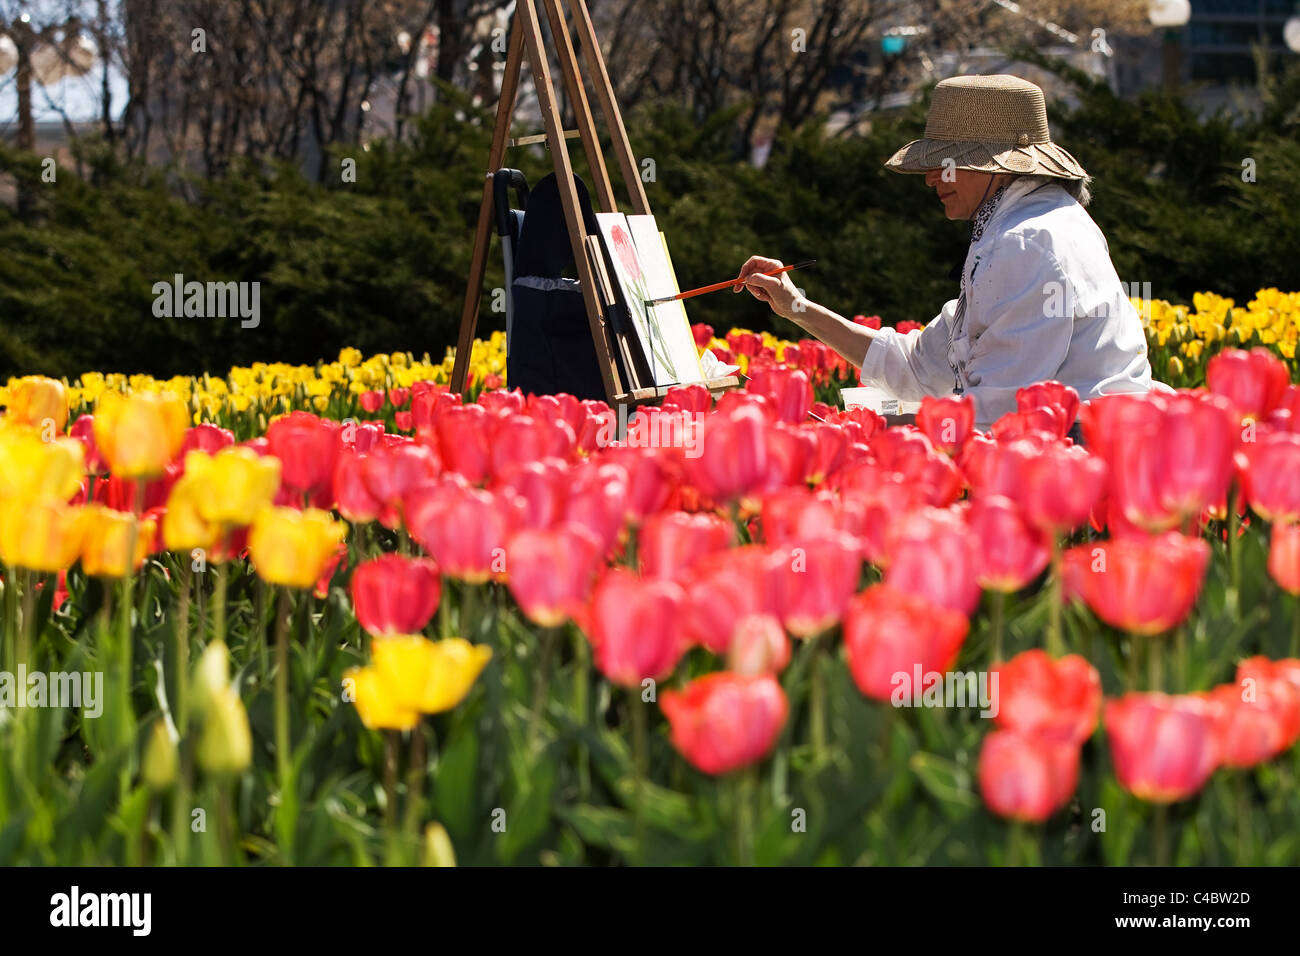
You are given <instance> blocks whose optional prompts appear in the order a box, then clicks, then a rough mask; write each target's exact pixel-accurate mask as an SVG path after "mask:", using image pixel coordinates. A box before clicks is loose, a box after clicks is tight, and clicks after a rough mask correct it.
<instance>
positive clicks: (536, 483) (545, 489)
mask: <svg viewBox="0 0 1300 956" xmlns="http://www.w3.org/2000/svg"><path fill="white" fill-rule="evenodd" d="M568 489H569V466H568V465H566V464H565V463H564V462H562V461H559V460H558V459H555V458H550V459H547V460H546V461H530V462H528V463H526V464H524V465H521V466H519V467H517V468H513V469H511V470H510V471H508V472H507V473H506V474H505V475H502V476H498V478H497V480H496V482H494V484H493V486H492V490H493V491H494V492H502V491H509V492H510V493H512V494H514V495H516V496H518V497H519V498H521V499H523V502H524V505H523V507H522V508H521V510H520V514H519V527H520V528H554V527H556V526H557V525H558V524H559V523H560V520H561V519H562V518H563V516H564V501H565V498H566V496H567V494H568Z"/></svg>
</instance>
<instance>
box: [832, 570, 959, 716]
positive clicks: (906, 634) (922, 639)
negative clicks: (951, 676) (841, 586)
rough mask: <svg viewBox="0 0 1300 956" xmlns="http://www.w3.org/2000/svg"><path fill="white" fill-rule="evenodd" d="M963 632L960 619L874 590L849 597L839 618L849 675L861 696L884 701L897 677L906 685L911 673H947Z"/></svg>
mask: <svg viewBox="0 0 1300 956" xmlns="http://www.w3.org/2000/svg"><path fill="white" fill-rule="evenodd" d="M968 627H969V624H968V622H967V620H966V616H965V615H964V614H961V613H959V612H957V611H950V610H948V609H946V608H941V607H935V606H934V605H932V604H930V602H929V601H926V600H924V599H922V598H919V597H915V596H913V595H911V594H907V593H904V592H902V591H898V590H896V589H894V588H892V587H890V586H889V585H888V584H878V585H874V586H872V587H869V588H867V589H866V590H865V591H863V592H862V593H861V594H859V595H857V596H856V597H854V598H853V600H852V601H850V602H849V609H848V611H847V612H846V613H845V615H844V647H845V649H846V650H847V652H848V659H849V671H850V673H852V675H853V680H854V682H855V683H856V684H857V685H858V689H859V690H860V691H862V693H863V694H865V695H866V696H868V697H872V698H875V699H876V700H885V701H887V700H889V699H890V698H891V696H892V695H893V693H894V688H895V686H896V685H897V681H896V679H895V678H896V676H897V675H899V674H902V675H905V676H906V677H907V678H908V679H909V680H910V679H911V676H912V673H913V671H914V670H915V668H917V667H920V668H921V673H922V674H928V673H930V672H932V671H937V672H945V671H947V670H948V669H949V668H950V667H952V665H953V663H955V662H956V660H957V653H958V651H960V650H961V645H962V642H963V641H964V640H965V639H966V631H967V629H968Z"/></svg>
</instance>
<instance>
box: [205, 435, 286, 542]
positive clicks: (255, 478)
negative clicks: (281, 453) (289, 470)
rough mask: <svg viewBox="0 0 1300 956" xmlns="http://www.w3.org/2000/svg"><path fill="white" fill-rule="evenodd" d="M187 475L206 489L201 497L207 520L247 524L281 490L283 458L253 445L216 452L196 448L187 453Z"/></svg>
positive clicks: (231, 526)
mask: <svg viewBox="0 0 1300 956" xmlns="http://www.w3.org/2000/svg"><path fill="white" fill-rule="evenodd" d="M185 475H186V476H187V477H188V476H190V475H193V476H194V479H195V481H196V482H198V483H199V484H200V485H201V486H203V488H204V489H205V493H201V494H200V495H199V498H198V508H199V514H200V515H202V516H203V519H204V520H205V521H208V522H210V523H212V524H216V525H224V526H226V527H228V528H234V527H243V526H244V525H246V524H251V523H252V521H253V519H254V518H256V517H257V514H258V512H259V511H261V510H262V509H263V508H265V507H266V506H267V505H269V504H270V503H271V501H272V500H273V499H274V498H275V493H276V492H277V491H279V490H280V459H278V458H276V457H274V456H272V455H259V454H258V453H257V452H255V451H253V449H251V448H223V449H222V450H221V451H219V452H217V453H216V454H215V455H209V454H207V453H205V452H201V451H192V452H190V453H189V454H188V455H186V456H185Z"/></svg>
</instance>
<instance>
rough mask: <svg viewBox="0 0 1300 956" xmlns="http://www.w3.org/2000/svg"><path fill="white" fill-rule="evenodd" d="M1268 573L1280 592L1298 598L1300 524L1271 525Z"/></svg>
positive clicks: (1299, 580) (1299, 584) (1299, 594)
mask: <svg viewBox="0 0 1300 956" xmlns="http://www.w3.org/2000/svg"><path fill="white" fill-rule="evenodd" d="M1268 573H1269V574H1271V575H1272V576H1273V580H1274V581H1276V582H1277V583H1278V584H1279V585H1280V586H1281V588H1282V590H1284V591H1286V592H1287V593H1288V594H1294V595H1295V596H1296V597H1300V524H1275V525H1273V534H1272V538H1271V541H1270V543H1269V548H1268Z"/></svg>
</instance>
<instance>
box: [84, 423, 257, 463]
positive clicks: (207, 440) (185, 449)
mask: <svg viewBox="0 0 1300 956" xmlns="http://www.w3.org/2000/svg"><path fill="white" fill-rule="evenodd" d="M83 417H87V418H88V417H89V416H83ZM234 443H235V434H234V432H232V431H231V430H230V429H228V428H220V427H218V426H216V425H213V424H210V423H208V422H200V423H199V424H197V425H195V426H194V427H193V428H190V429H187V430H186V432H185V438H184V439H183V440H182V441H181V450H180V451H178V452H177V453H176V461H180V462H183V461H185V456H186V455H188V454H189V453H190V452H192V451H206V452H207V453H208V454H209V455H215V454H216V453H217V452H219V451H221V449H223V448H229V447H230V446H231V445H233V444H234Z"/></svg>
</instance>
